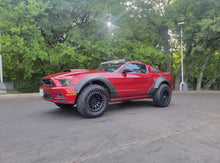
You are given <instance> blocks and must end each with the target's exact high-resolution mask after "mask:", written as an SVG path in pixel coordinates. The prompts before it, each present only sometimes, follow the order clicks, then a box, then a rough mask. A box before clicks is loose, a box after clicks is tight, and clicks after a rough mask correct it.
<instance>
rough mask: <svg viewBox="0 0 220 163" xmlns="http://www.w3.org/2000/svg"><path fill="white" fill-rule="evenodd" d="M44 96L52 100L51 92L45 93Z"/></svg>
mask: <svg viewBox="0 0 220 163" xmlns="http://www.w3.org/2000/svg"><path fill="white" fill-rule="evenodd" d="M44 98H46V99H49V100H52V95H51V94H44Z"/></svg>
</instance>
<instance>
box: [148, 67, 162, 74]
mask: <svg viewBox="0 0 220 163" xmlns="http://www.w3.org/2000/svg"><path fill="white" fill-rule="evenodd" d="M150 69H151V72H154V73H158V72H160V71H159V70H158V69H156V68H154V67H150Z"/></svg>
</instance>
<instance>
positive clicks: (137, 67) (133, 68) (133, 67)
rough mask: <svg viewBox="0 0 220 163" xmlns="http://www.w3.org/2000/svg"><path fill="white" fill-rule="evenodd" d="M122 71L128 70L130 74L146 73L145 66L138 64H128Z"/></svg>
mask: <svg viewBox="0 0 220 163" xmlns="http://www.w3.org/2000/svg"><path fill="white" fill-rule="evenodd" d="M123 69H130V70H131V71H132V72H131V73H142V74H143V73H147V66H146V65H144V64H140V63H128V64H127V65H125V66H124V68H123Z"/></svg>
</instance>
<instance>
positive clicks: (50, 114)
mask: <svg viewBox="0 0 220 163" xmlns="http://www.w3.org/2000/svg"><path fill="white" fill-rule="evenodd" d="M219 142H220V92H174V93H173V98H172V101H171V104H170V106H169V107H166V108H158V107H154V106H153V103H152V101H151V100H136V101H130V102H120V103H111V104H110V105H109V106H108V107H107V110H106V112H105V113H104V115H103V116H102V117H100V118H96V119H85V118H83V117H81V116H80V114H79V113H78V112H77V111H76V109H75V108H73V109H69V110H62V109H59V108H58V107H57V106H56V105H54V104H53V103H49V102H46V101H43V100H42V99H41V98H40V97H39V96H38V94H28V95H0V163H15V162H19V163H32V162H33V163H51V162H53V163H78V162H85V163H113V162H114V163H125V162H126V163H134V162H138V163H142V162H143V163H146V162H150V163H153V162H155V163H161V162H162V163H177V162H178V163H181V162H184V163H185V162H193V163H194V162H198V163H203V162H204V163H205V162H213V163H219V162H220V143H219Z"/></svg>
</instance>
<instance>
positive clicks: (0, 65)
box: [0, 29, 3, 84]
mask: <svg viewBox="0 0 220 163" xmlns="http://www.w3.org/2000/svg"><path fill="white" fill-rule="evenodd" d="M0 37H1V29H0ZM0 52H1V43H0ZM2 83H3V74H2V55H1V53H0V84H2Z"/></svg>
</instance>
